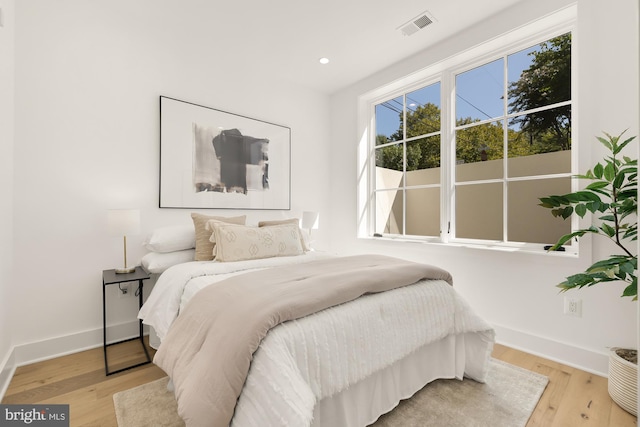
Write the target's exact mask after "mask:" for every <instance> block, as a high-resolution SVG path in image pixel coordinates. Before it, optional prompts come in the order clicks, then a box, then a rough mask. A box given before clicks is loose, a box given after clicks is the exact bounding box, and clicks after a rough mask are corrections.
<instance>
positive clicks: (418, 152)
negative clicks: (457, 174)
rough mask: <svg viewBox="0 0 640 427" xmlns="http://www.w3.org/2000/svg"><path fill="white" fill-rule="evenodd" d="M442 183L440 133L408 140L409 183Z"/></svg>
mask: <svg viewBox="0 0 640 427" xmlns="http://www.w3.org/2000/svg"><path fill="white" fill-rule="evenodd" d="M439 183H440V135H435V136H430V137H428V138H421V139H416V140H413V141H409V142H407V185H411V186H413V185H427V184H439Z"/></svg>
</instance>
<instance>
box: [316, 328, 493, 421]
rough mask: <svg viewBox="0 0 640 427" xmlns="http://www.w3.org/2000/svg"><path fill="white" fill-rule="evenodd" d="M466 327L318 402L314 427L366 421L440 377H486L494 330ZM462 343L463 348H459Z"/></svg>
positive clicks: (386, 410) (479, 378)
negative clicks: (472, 329)
mask: <svg viewBox="0 0 640 427" xmlns="http://www.w3.org/2000/svg"><path fill="white" fill-rule="evenodd" d="M490 335H491V334H487V333H465V334H460V335H449V336H448V337H446V338H444V339H441V340H439V341H436V342H434V343H431V344H427V345H425V346H423V347H421V348H420V349H418V350H417V351H415V352H413V353H411V354H410V355H408V356H407V357H405V358H404V359H402V360H400V361H399V362H397V363H395V364H393V365H391V366H389V367H387V368H385V369H383V370H382V371H379V372H378V373H376V374H375V375H373V376H370V377H367V378H365V379H364V380H362V381H360V382H358V383H357V384H354V385H352V386H351V387H349V388H348V389H346V390H343V391H341V392H340V393H337V394H335V395H333V396H331V397H328V398H324V399H322V400H321V401H320V402H318V403H317V404H316V407H315V409H314V414H313V423H312V427H330V426H344V427H364V426H367V425H370V424H373V423H374V422H375V421H376V420H377V419H378V418H379V417H380V416H381V415H382V414H385V413H387V412H389V411H391V410H392V409H393V408H395V407H396V406H397V405H398V403H399V402H400V400H403V399H407V398H409V397H411V396H413V395H414V394H415V393H416V392H418V391H419V390H420V389H422V388H423V387H424V386H425V384H427V383H429V382H431V381H434V380H436V379H438V378H458V379H462V378H463V376H465V377H468V378H472V379H474V380H477V381H480V382H484V380H485V379H486V375H487V369H488V366H489V360H490V355H491V351H492V350H493V342H494V339H493V336H490ZM461 347H463V348H464V352H463V351H460V350H461Z"/></svg>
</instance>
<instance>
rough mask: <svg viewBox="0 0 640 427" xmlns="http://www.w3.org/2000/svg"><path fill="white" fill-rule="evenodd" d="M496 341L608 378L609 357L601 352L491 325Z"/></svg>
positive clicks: (603, 351)
mask: <svg viewBox="0 0 640 427" xmlns="http://www.w3.org/2000/svg"><path fill="white" fill-rule="evenodd" d="M493 327H494V329H495V331H496V341H497V342H498V343H499V344H504V345H506V346H508V347H512V348H515V349H518V350H522V351H524V352H527V353H530V354H533V355H535V356H539V357H544V358H545V359H549V360H553V361H554V362H559V363H562V364H564V365H567V366H571V367H574V368H578V369H581V370H583V371H586V372H590V373H592V374H596V375H600V376H603V377H608V375H609V373H608V371H609V355H608V353H607V351H606V349H602V352H598V351H594V350H590V349H586V348H582V347H577V346H573V345H570V344H566V343H563V342H559V341H555V340H552V339H549V338H544V337H539V336H536V335H531V334H530V333H528V332H523V331H518V330H515V329H511V328H508V327H505V326H502V325H495V324H494V325H493Z"/></svg>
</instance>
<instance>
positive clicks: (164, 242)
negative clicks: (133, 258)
mask: <svg viewBox="0 0 640 427" xmlns="http://www.w3.org/2000/svg"><path fill="white" fill-rule="evenodd" d="M143 246H144V247H145V248H147V249H148V250H150V251H151V252H175V251H182V250H185V249H192V248H195V247H196V232H195V230H194V228H193V225H172V226H169V227H160V228H156V229H155V230H153V231H152V232H151V234H150V235H149V236H148V237H147V239H146V240H145V241H144V243H143Z"/></svg>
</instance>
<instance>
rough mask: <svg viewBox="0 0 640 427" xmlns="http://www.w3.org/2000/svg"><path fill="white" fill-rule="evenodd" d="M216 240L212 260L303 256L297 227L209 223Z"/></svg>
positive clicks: (294, 225) (288, 225) (290, 225)
mask: <svg viewBox="0 0 640 427" xmlns="http://www.w3.org/2000/svg"><path fill="white" fill-rule="evenodd" d="M211 224H212V226H213V230H214V232H213V234H214V235H215V241H216V249H215V250H216V261H221V262H227V261H242V260H249V259H262V258H271V257H278V256H295V255H302V254H303V253H304V251H303V249H302V243H301V240H300V229H299V228H298V225H297V224H283V225H274V226H270V227H246V226H244V225H235V224H225V223H223V222H214V223H211Z"/></svg>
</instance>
